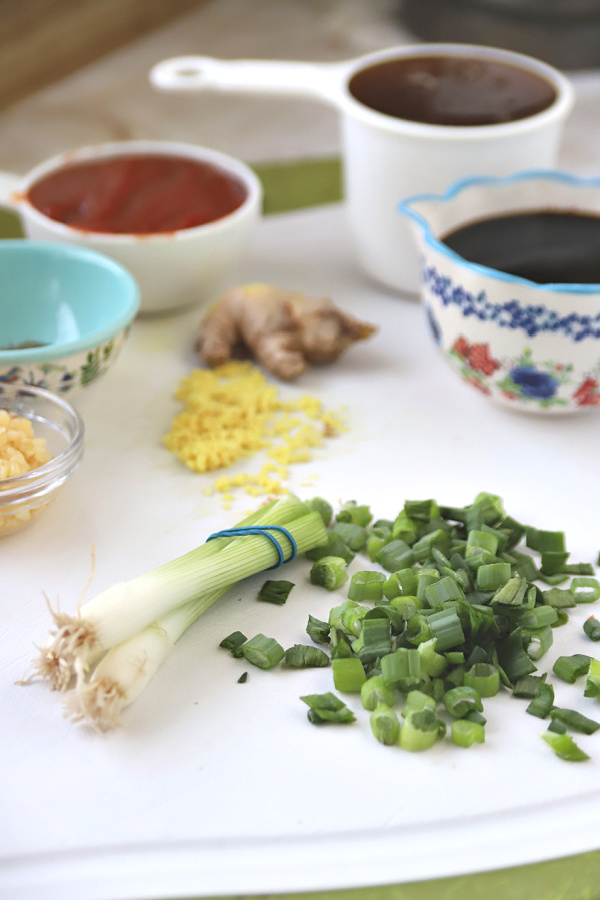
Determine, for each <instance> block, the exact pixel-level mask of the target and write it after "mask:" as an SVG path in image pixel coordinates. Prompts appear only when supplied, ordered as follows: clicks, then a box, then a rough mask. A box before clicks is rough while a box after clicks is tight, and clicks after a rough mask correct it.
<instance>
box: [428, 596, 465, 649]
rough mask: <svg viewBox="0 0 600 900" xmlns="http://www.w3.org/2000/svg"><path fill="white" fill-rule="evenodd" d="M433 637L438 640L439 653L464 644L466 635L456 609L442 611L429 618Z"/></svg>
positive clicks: (449, 608)
mask: <svg viewBox="0 0 600 900" xmlns="http://www.w3.org/2000/svg"><path fill="white" fill-rule="evenodd" d="M428 623H429V627H430V629H431V636H432V637H434V638H436V640H437V645H436V649H437V650H438V652H441V651H442V650H449V649H450V648H451V647H457V646H460V645H461V644H463V643H464V640H465V634H464V631H463V628H462V625H461V621H460V619H459V617H458V613H457V612H456V609H455V608H454V607H448V608H447V609H442V610H440V611H439V612H435V613H433V614H432V615H430V616H429V619H428Z"/></svg>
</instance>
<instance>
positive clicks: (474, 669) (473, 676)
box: [464, 662, 500, 697]
mask: <svg viewBox="0 0 600 900" xmlns="http://www.w3.org/2000/svg"><path fill="white" fill-rule="evenodd" d="M464 684H465V687H470V688H473V689H474V690H475V691H476V692H477V693H478V694H479V696H480V697H495V696H496V694H497V693H498V691H499V690H500V673H499V671H498V669H497V668H496V666H493V665H492V664H491V663H486V662H480V663H475V664H474V665H472V666H471V668H470V669H468V670H467V671H466V672H465V681H464Z"/></svg>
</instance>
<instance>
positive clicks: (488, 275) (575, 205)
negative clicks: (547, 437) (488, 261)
mask: <svg viewBox="0 0 600 900" xmlns="http://www.w3.org/2000/svg"><path fill="white" fill-rule="evenodd" d="M399 210H400V213H401V214H403V215H405V216H407V217H408V218H409V220H410V222H411V224H412V229H413V232H414V236H415V239H416V241H417V245H418V249H419V255H420V266H421V296H422V300H423V303H424V306H425V311H426V314H427V317H428V320H429V323H430V326H431V331H432V334H433V337H434V339H435V342H436V343H437V345H438V347H439V349H440V350H441V352H442V353H443V355H444V357H445V359H446V361H447V362H448V364H449V366H450V367H451V368H452V369H453V370H454V371H455V372H456V373H457V374H458V375H459V376H460V377H461V378H462V379H463V380H464V381H465V382H466V383H468V384H469V385H472V386H473V387H474V388H476V389H477V390H478V391H480V392H482V393H483V394H485V395H487V396H489V397H490V398H492V399H493V400H496V401H498V402H499V403H502V404H504V405H506V406H509V407H511V408H513V409H516V410H523V411H526V412H536V413H546V414H556V413H567V412H577V411H583V410H591V409H594V408H600V284H580V283H576V284H538V283H535V282H533V281H528V280H526V279H524V278H519V277H516V276H514V275H509V274H507V273H505V272H501V271H498V270H495V269H491V268H488V267H486V266H483V265H479V264H475V263H472V262H468V261H467V260H466V259H464V258H462V257H461V256H459V255H458V254H457V253H455V252H454V251H453V250H451V249H450V248H449V247H448V246H446V245H445V244H444V243H442V240H441V238H443V237H444V236H445V235H448V234H449V233H451V232H453V231H455V230H457V229H459V228H461V227H462V226H465V225H467V224H469V223H472V222H475V221H477V220H481V219H488V218H493V217H496V216H503V215H510V214H515V213H525V212H543V211H549V210H552V211H553V212H556V211H565V212H570V213H573V212H579V213H587V214H592V215H594V214H595V215H599V216H600V179H583V178H577V177H575V176H572V175H569V174H567V173H564V172H559V171H555V170H549V171H546V170H543V171H531V172H519V173H517V174H515V175H511V176H509V177H505V178H485V177H478V178H470V179H463V180H461V181H458V182H455V183H454V184H453V185H452V186H451V187H450V188H449V189H448V190H447V191H446V193H444V194H442V195H432V194H421V195H418V196H414V197H410V198H408V199H407V200H405V201H404V202H402V203H401V204H400V206H399Z"/></svg>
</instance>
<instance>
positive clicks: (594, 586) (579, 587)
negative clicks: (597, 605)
mask: <svg viewBox="0 0 600 900" xmlns="http://www.w3.org/2000/svg"><path fill="white" fill-rule="evenodd" d="M571 593H572V594H573V597H574V598H575V603H594V602H595V601H596V600H597V599H598V598H599V597H600V582H598V579H597V578H586V577H583V576H581V577H578V578H574V579H573V581H572V582H571Z"/></svg>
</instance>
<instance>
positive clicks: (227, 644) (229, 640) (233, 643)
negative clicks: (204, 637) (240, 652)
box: [219, 631, 248, 650]
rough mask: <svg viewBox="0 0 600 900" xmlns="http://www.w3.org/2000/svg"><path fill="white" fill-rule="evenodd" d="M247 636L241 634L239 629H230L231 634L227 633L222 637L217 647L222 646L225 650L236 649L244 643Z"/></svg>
mask: <svg viewBox="0 0 600 900" xmlns="http://www.w3.org/2000/svg"><path fill="white" fill-rule="evenodd" d="M247 640H248V638H247V637H246V635H245V634H242V632H241V631H232V632H231V634H228V635H227V637H224V638H223V640H222V641H221V643H220V644H219V647H224V648H225V650H237V648H238V647H241V645H242V644H245V643H246V641H247Z"/></svg>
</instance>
